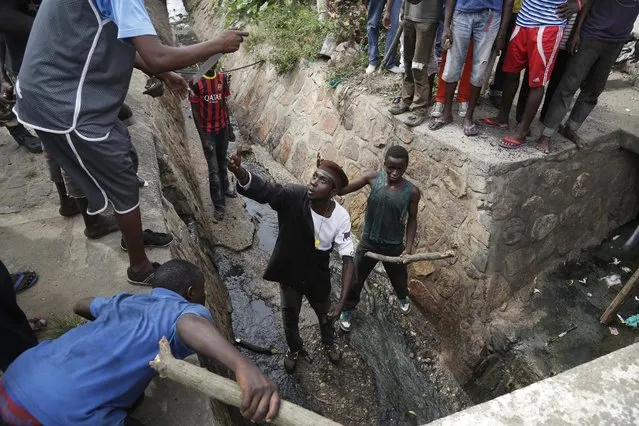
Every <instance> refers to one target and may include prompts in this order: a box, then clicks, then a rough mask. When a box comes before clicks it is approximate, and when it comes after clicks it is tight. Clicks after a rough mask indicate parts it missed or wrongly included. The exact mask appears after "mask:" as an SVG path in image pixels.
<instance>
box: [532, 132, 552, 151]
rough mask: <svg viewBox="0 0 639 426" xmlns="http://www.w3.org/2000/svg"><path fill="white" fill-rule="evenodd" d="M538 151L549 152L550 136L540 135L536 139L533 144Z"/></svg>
mask: <svg viewBox="0 0 639 426" xmlns="http://www.w3.org/2000/svg"><path fill="white" fill-rule="evenodd" d="M535 148H537V149H538V150H539V151H541V152H543V153H544V154H550V138H549V137H548V136H544V135H541V136H539V139H538V140H537V145H535Z"/></svg>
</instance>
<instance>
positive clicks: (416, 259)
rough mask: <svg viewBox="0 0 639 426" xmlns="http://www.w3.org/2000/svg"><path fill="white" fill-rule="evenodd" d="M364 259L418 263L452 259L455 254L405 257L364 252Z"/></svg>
mask: <svg viewBox="0 0 639 426" xmlns="http://www.w3.org/2000/svg"><path fill="white" fill-rule="evenodd" d="M365 256H366V257H370V258H371V259H375V260H379V261H381V262H388V263H403V264H407V263H413V262H420V261H423V260H437V259H446V258H448V257H454V256H455V252H454V251H453V250H447V251H445V252H443V253H437V252H436V253H416V254H408V255H405V256H385V255H383V254H379V253H373V252H370V251H367V252H366V255H365Z"/></svg>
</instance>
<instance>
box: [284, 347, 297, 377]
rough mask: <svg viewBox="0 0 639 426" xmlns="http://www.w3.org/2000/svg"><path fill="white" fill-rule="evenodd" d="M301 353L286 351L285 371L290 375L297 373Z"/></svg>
mask: <svg viewBox="0 0 639 426" xmlns="http://www.w3.org/2000/svg"><path fill="white" fill-rule="evenodd" d="M300 352H301V350H300V351H295V352H293V351H291V350H290V349H289V350H287V351H286V355H284V370H286V372H287V373H288V374H291V373H293V371H295V366H296V365H297V359H298V358H299V357H300Z"/></svg>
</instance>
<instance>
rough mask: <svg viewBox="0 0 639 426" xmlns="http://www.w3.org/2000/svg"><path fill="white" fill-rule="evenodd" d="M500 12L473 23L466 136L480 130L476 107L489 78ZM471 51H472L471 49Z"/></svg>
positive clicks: (482, 15)
mask: <svg viewBox="0 0 639 426" xmlns="http://www.w3.org/2000/svg"><path fill="white" fill-rule="evenodd" d="M499 22H500V12H496V11H493V10H487V11H484V12H481V13H479V14H477V19H476V20H474V22H473V35H472V37H473V44H474V46H475V51H474V53H473V65H472V72H471V76H470V99H469V100H468V112H467V114H466V117H464V124H463V126H464V134H465V135H466V136H476V135H478V134H479V130H478V129H477V126H476V125H475V119H474V113H475V106H476V105H477V101H478V100H479V95H480V93H481V88H482V86H483V85H484V79H485V78H487V76H486V73H487V71H488V70H487V68H488V61H489V58H490V54H491V52H492V50H493V44H494V43H495V38H496V37H497V33H498V32H499ZM469 50H470V49H469Z"/></svg>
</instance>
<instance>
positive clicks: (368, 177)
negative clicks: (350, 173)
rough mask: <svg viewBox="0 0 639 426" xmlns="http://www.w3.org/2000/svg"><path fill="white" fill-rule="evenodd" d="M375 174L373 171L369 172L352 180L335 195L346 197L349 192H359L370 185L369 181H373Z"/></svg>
mask: <svg viewBox="0 0 639 426" xmlns="http://www.w3.org/2000/svg"><path fill="white" fill-rule="evenodd" d="M377 173H378V172H376V171H374V170H369V171H366V172H364V173H362V174H361V175H360V176H359V177H358V178H357V179H355V180H353V181H352V182H351V183H349V184H348V185H346V186H345V187H344V188H342V189H340V190H339V192H338V193H337V195H346V194H350V193H351V192H355V191H359V190H360V189H362V188H363V187H364V186H366V185H367V184H370V183H371V181H372V180H373V179H375V176H377Z"/></svg>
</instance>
